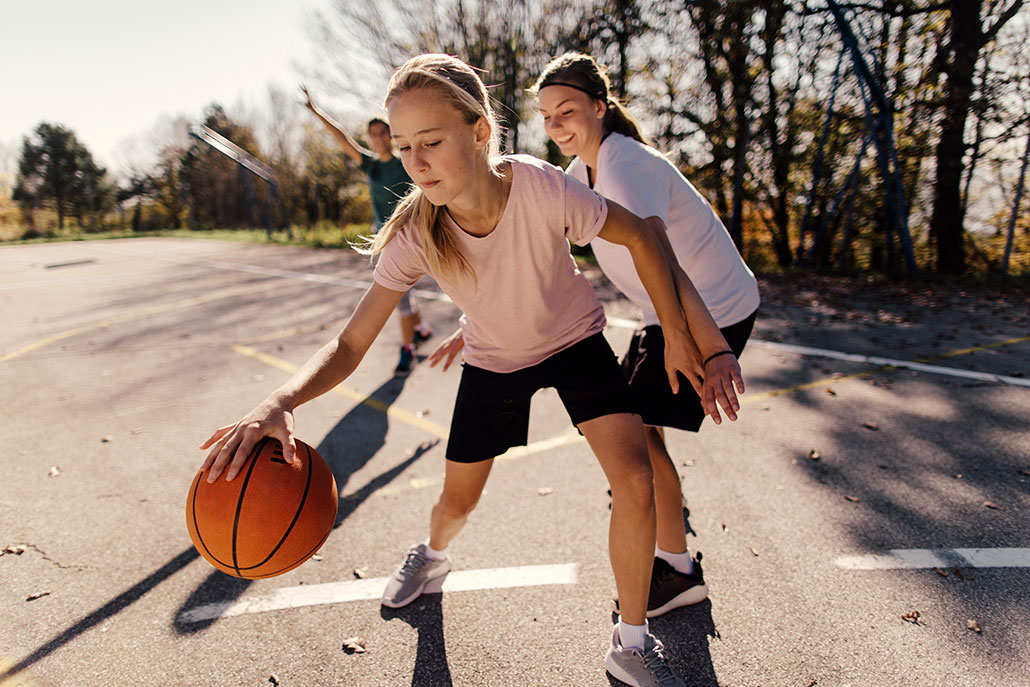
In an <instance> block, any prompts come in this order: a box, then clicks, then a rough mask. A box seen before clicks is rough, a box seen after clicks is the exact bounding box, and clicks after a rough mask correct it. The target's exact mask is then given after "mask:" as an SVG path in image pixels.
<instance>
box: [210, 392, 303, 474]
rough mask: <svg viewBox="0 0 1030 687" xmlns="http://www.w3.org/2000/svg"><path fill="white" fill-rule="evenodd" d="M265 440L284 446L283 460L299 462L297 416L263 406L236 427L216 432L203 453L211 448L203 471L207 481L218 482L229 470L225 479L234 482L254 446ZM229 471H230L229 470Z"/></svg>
mask: <svg viewBox="0 0 1030 687" xmlns="http://www.w3.org/2000/svg"><path fill="white" fill-rule="evenodd" d="M263 437H274V438H275V439H278V440H279V442H280V443H281V444H282V445H283V458H285V459H286V462H288V463H290V464H291V465H293V464H294V463H295V462H296V460H297V444H296V442H295V441H294V439H293V413H291V412H290V411H288V410H286V409H283V408H272V407H268V406H265V405H264V404H262V405H261V406H258V407H257V408H255V409H254V410H253V411H251V413H250V414H249V415H248V416H247V417H245V418H244V419H242V420H240V421H239V422H237V423H236V424H235V425H226V426H225V427H219V428H218V429H217V430H215V433H214V434H212V435H211V436H210V437H209V438H208V440H207V441H205V442H204V443H203V444H201V445H200V449H201V450H204V449H207V448H210V449H211V450H210V451H208V454H207V458H205V459H204V462H203V463H202V464H201V466H200V469H201V470H207V481H208V482H209V483H210V482H214V481H215V480H217V479H218V477H219V475H221V474H222V471H223V470H225V479H226V481H227V482H231V481H232V480H233V478H234V477H236V475H237V474H239V472H240V470H241V469H242V468H243V465H244V463H246V462H247V458H248V457H249V456H250V452H251V451H252V450H253V449H254V446H255V445H256V444H257V442H258V441H260V440H261V439H262V438H263ZM226 468H228V469H227V470H226Z"/></svg>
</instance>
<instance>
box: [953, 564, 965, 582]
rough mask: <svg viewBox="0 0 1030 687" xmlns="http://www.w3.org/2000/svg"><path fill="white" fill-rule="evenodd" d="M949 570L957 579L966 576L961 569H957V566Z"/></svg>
mask: <svg viewBox="0 0 1030 687" xmlns="http://www.w3.org/2000/svg"><path fill="white" fill-rule="evenodd" d="M951 571H952V572H953V573H955V577H957V578H958V579H960V580H964V579H966V576H965V575H963V574H962V571H961V570H959V569H958V566H955V567H954V568H952V569H951Z"/></svg>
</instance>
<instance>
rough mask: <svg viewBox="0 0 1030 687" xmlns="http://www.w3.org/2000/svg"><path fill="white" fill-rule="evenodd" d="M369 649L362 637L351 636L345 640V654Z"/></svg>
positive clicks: (361, 652) (363, 651)
mask: <svg viewBox="0 0 1030 687" xmlns="http://www.w3.org/2000/svg"><path fill="white" fill-rule="evenodd" d="M366 651H368V649H366V648H365V640H364V639H362V638H361V637H350V638H348V639H345V640H343V652H344V653H345V654H363V653H365V652H366Z"/></svg>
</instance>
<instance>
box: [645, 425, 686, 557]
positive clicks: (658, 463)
mask: <svg viewBox="0 0 1030 687" xmlns="http://www.w3.org/2000/svg"><path fill="white" fill-rule="evenodd" d="M645 431H646V432H647V452H648V455H650V457H651V470H653V471H654V501H655V510H656V512H657V516H658V548H660V549H661V550H662V551H668V552H669V553H683V552H685V551H686V550H687V530H686V527H685V526H684V525H683V492H682V490H681V488H680V476H679V472H678V471H677V470H676V465H675V464H674V463H673V462H672V456H670V455H669V450H668V449H667V448H666V447H665V433H664V432H663V431H662V428H661V427H647V428H645Z"/></svg>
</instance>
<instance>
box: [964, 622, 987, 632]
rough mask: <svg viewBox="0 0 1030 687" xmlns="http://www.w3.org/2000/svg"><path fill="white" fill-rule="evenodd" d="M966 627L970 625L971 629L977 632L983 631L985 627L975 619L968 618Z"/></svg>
mask: <svg viewBox="0 0 1030 687" xmlns="http://www.w3.org/2000/svg"><path fill="white" fill-rule="evenodd" d="M966 627H968V628H969V629H970V630H972V631H973V632H975V633H977V634H980V633H981V632H983V628H981V627H980V623H978V622H976V621H975V620H967V621H966Z"/></svg>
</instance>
